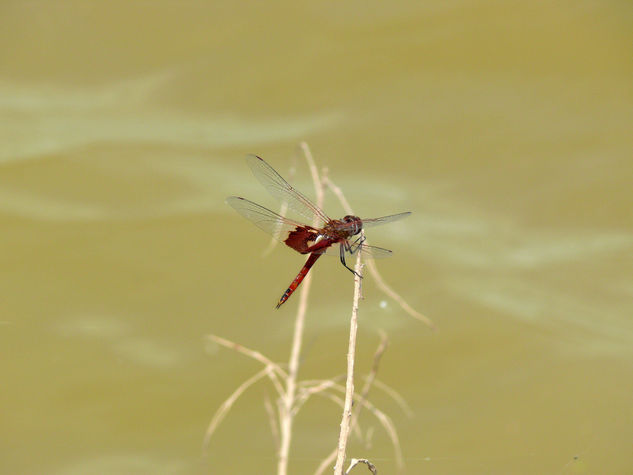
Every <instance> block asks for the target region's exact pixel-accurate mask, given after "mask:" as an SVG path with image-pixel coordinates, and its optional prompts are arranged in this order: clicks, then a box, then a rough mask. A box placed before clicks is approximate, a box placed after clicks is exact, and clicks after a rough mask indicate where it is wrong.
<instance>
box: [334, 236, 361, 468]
mask: <svg viewBox="0 0 633 475" xmlns="http://www.w3.org/2000/svg"><path fill="white" fill-rule="evenodd" d="M361 236H362V235H361ZM361 255H362V253H361V252H359V253H358V257H357V258H356V265H355V266H354V271H355V272H356V275H355V276H354V300H353V302H352V317H351V318H350V325H349V344H348V346H347V379H346V381H345V403H344V405H343V416H342V419H341V431H340V433H339V437H338V447H337V452H336V464H335V465H334V475H343V473H344V468H343V464H344V463H345V453H346V450H347V440H348V438H349V432H350V428H351V420H352V401H353V400H354V362H355V358H356V336H357V333H358V303H359V301H360V286H361V276H360V273H361V270H362V265H361Z"/></svg>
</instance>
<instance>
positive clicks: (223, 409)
mask: <svg viewBox="0 0 633 475" xmlns="http://www.w3.org/2000/svg"><path fill="white" fill-rule="evenodd" d="M272 371H273V368H272V367H271V366H266V367H265V368H264V369H263V370H261V371H260V372H259V373H257V374H255V375H253V376H251V377H250V378H248V379H247V380H246V381H244V382H243V383H242V384H240V385H239V386H238V387H237V389H236V390H235V391H233V394H231V395H230V396H229V397H228V398H227V399H226V400H225V401H224V402H223V403H222V405H221V406H220V407H219V408H218V410H217V411H216V412H215V414H214V415H213V419H211V423H210V424H209V427H208V428H207V432H206V434H205V435H204V440H203V442H202V447H203V449H204V448H206V447H207V446H208V445H209V440H210V439H211V436H212V435H213V433H214V432H215V429H217V427H218V425H220V422H222V420H223V419H224V417H225V416H226V415H227V413H228V412H229V411H230V410H231V407H233V404H235V401H236V400H237V399H238V398H239V397H240V396H241V395H242V394H243V393H244V391H246V390H247V389H248V388H249V387H251V386H252V385H253V384H255V383H256V382H257V381H259V380H260V379H262V378H263V377H264V376H266V375H269V374H270V373H271V372H272Z"/></svg>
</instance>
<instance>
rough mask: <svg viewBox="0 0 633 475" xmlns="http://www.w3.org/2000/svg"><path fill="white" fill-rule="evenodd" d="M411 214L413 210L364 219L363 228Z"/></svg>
mask: <svg viewBox="0 0 633 475" xmlns="http://www.w3.org/2000/svg"><path fill="white" fill-rule="evenodd" d="M410 214H411V211H407V212H406V213H399V214H391V215H389V216H383V217H382V218H371V219H362V220H361V221H362V222H363V228H369V227H371V226H378V225H379V224H385V223H391V222H393V221H397V220H399V219H402V218H406V217H407V216H409V215H410Z"/></svg>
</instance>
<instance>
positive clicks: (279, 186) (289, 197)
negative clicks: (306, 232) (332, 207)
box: [246, 155, 330, 226]
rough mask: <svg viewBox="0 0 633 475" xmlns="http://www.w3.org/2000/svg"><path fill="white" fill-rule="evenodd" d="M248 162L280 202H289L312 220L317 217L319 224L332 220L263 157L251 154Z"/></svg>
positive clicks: (290, 206)
mask: <svg viewBox="0 0 633 475" xmlns="http://www.w3.org/2000/svg"><path fill="white" fill-rule="evenodd" d="M246 163H248V166H249V167H250V169H251V171H252V172H253V175H255V178H257V179H258V180H259V181H260V182H261V184H262V185H264V188H266V190H267V191H268V193H270V194H271V195H272V196H274V197H275V198H276V199H278V200H279V201H280V202H282V203H287V204H288V207H289V208H290V209H292V210H293V211H296V212H297V213H299V214H301V215H302V216H304V217H305V218H308V219H309V220H310V222H311V221H312V220H314V219H315V218H317V220H318V221H319V226H321V225H324V224H326V223H327V222H329V221H330V218H328V217H327V215H326V214H325V213H324V212H323V211H322V210H321V209H319V207H318V206H316V205H315V204H314V203H312V201H310V200H309V199H308V198H306V197H305V196H304V195H303V194H301V193H300V192H299V191H297V190H295V189H294V188H293V187H292V186H290V185H289V184H288V182H287V181H286V180H284V179H283V178H282V177H281V175H279V173H277V172H276V171H275V170H274V169H273V167H271V166H270V165H268V163H266V162H265V161H264V160H263V159H261V158H259V157H258V156H257V155H249V156H248V157H246Z"/></svg>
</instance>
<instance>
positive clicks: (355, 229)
mask: <svg viewBox="0 0 633 475" xmlns="http://www.w3.org/2000/svg"><path fill="white" fill-rule="evenodd" d="M343 222H344V223H346V224H348V225H349V229H350V231H351V233H352V236H353V235H355V234H358V233H359V232H360V230H361V229H363V222H362V221H361V219H360V218H359V217H358V216H352V215H350V214H348V215H347V216H345V217H343Z"/></svg>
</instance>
